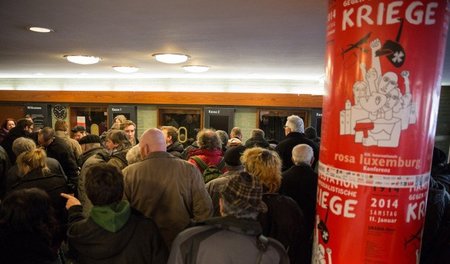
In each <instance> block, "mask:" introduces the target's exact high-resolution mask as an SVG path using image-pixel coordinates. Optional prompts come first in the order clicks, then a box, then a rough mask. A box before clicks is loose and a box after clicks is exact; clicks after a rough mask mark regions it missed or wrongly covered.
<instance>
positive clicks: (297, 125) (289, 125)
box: [275, 115, 319, 171]
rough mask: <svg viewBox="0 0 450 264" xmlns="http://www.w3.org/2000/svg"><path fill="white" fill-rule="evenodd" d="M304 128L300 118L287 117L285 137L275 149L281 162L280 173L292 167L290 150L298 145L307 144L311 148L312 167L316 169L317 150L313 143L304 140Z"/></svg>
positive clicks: (294, 116)
mask: <svg viewBox="0 0 450 264" xmlns="http://www.w3.org/2000/svg"><path fill="white" fill-rule="evenodd" d="M304 127H305V125H304V123H303V119H302V118H301V117H299V116H296V115H291V116H288V117H287V120H286V123H285V126H284V134H285V135H286V137H285V138H284V139H283V140H282V141H281V142H280V143H279V144H278V145H277V146H276V148H275V150H276V152H278V154H279V155H280V157H281V160H282V161H283V167H282V171H286V170H287V169H289V168H290V167H292V166H293V165H294V164H293V163H292V149H293V148H294V147H295V146H296V145H298V144H307V145H309V146H311V148H312V149H313V151H314V164H313V165H312V166H313V168H315V167H316V163H317V161H318V159H319V150H318V147H317V145H316V144H315V143H314V142H313V141H311V140H310V139H308V138H306V136H305V134H304Z"/></svg>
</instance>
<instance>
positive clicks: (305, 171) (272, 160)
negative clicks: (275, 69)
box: [0, 115, 450, 263]
mask: <svg viewBox="0 0 450 264" xmlns="http://www.w3.org/2000/svg"><path fill="white" fill-rule="evenodd" d="M33 126H34V124H33V121H32V120H31V119H29V118H23V119H20V120H17V122H16V121H15V120H13V119H7V120H5V122H4V123H3V124H2V128H1V129H2V131H1V133H0V144H1V146H0V200H1V202H0V238H1V239H0V256H1V260H2V261H1V262H2V263H3V262H4V263H311V252H312V241H313V240H312V237H313V229H314V219H315V206H316V190H317V181H318V176H317V173H316V171H317V170H316V163H317V161H318V156H319V144H320V138H319V137H317V134H316V131H315V129H314V128H312V127H309V128H306V130H305V128H304V123H303V120H302V119H301V118H300V117H298V116H296V115H292V116H289V117H287V120H286V123H285V125H284V130H285V138H284V139H283V140H282V141H280V142H279V143H278V144H274V143H269V142H268V141H267V140H266V139H265V134H264V131H263V130H261V129H256V128H255V129H253V130H252V131H251V134H250V137H249V138H248V139H246V138H245V137H244V135H243V134H242V132H241V129H240V128H238V127H235V128H233V129H232V130H231V131H230V133H227V132H226V131H222V130H217V131H216V130H213V129H202V130H200V131H199V132H198V133H197V137H196V139H195V141H194V142H193V143H192V144H191V145H189V146H187V147H184V146H183V144H181V143H180V142H179V138H178V137H179V133H178V129H177V128H176V127H174V126H170V125H166V126H162V127H160V128H149V129H147V130H146V131H145V132H144V133H143V134H142V135H141V137H140V138H139V139H138V138H137V137H136V135H135V134H136V133H135V130H136V124H135V123H133V122H132V121H131V120H127V119H126V118H125V117H124V116H117V117H116V118H115V120H114V124H113V125H112V127H111V129H110V130H109V131H107V132H106V133H104V134H102V135H100V136H98V135H93V134H88V133H86V129H85V128H84V127H82V126H75V127H74V128H72V129H69V126H68V124H67V123H66V121H64V120H57V121H56V122H55V124H54V127H53V128H51V127H44V128H42V129H40V130H39V131H37V132H35V131H34V129H33ZM438 154H439V155H438ZM442 155H443V154H442V153H441V152H436V153H435V155H434V159H433V161H435V160H436V162H435V163H436V164H437V165H436V166H433V172H432V175H433V179H432V181H433V182H432V185H431V187H430V198H429V199H430V200H432V201H436V202H435V203H433V204H432V205H435V207H434V208H431V209H430V210H431V212H432V213H429V214H427V219H428V218H430V219H431V220H428V221H429V223H432V224H429V225H428V226H426V227H425V231H424V247H423V250H424V258H427V259H432V260H435V257H436V254H434V253H433V252H435V249H436V248H438V247H442V246H445V245H447V244H445V241H448V239H447V240H445V238H443V239H442V240H438V241H436V240H435V239H433V238H435V237H436V234H437V233H440V234H446V233H445V232H447V233H450V231H448V230H450V224H445V223H444V222H443V219H444V220H445V219H448V218H449V217H448V215H450V212H449V213H446V212H447V210H448V209H447V208H448V202H449V200H450V198H449V197H450V196H449V195H448V190H449V187H448V186H450V180H448V179H449V177H446V176H445V175H447V174H448V171H449V169H448V165H446V163H445V162H444V160H445V158H442V157H441V156H442ZM439 157H440V158H439ZM446 181H447V182H446ZM436 204H437V205H439V206H438V207H436ZM429 206H431V205H429ZM433 209H435V210H434V211H433ZM433 223H435V224H433ZM436 223H437V224H436ZM449 223H450V221H449ZM441 236H442V235H441ZM443 241H444V242H443ZM433 243H434V244H436V243H441V244H442V243H443V245H441V244H439V245H434V246H430V245H431V244H433ZM441 253H442V252H441ZM429 263H432V262H429Z"/></svg>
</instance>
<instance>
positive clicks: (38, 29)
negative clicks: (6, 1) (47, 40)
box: [28, 27, 54, 33]
mask: <svg viewBox="0 0 450 264" xmlns="http://www.w3.org/2000/svg"><path fill="white" fill-rule="evenodd" d="M28 30H30V31H33V32H38V33H50V32H54V30H53V29H51V28H45V27H29V28H28Z"/></svg>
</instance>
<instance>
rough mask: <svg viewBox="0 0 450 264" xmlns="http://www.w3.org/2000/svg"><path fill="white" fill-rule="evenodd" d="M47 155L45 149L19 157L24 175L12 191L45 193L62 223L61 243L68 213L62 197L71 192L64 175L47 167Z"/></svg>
mask: <svg viewBox="0 0 450 264" xmlns="http://www.w3.org/2000/svg"><path fill="white" fill-rule="evenodd" d="M46 160H47V155H46V153H45V150H43V149H39V148H38V149H33V150H30V151H27V152H23V153H22V154H20V155H19V156H18V157H17V165H18V167H19V171H20V174H21V175H23V176H22V177H21V178H20V180H19V181H18V182H16V183H15V184H14V185H13V186H12V187H11V191H14V190H20V189H28V188H39V189H41V190H43V191H45V192H46V193H47V194H48V196H49V197H50V201H51V203H52V205H53V207H54V209H55V213H56V219H57V220H58V222H59V223H60V226H61V230H60V237H59V240H60V242H61V241H62V240H63V239H64V237H65V224H66V223H67V212H66V210H65V200H64V198H62V197H61V196H60V193H62V192H65V193H67V192H69V188H68V185H67V182H66V179H65V178H64V176H63V175H62V174H55V173H53V172H51V171H50V170H49V168H48V167H47V162H46Z"/></svg>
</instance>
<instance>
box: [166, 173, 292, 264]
mask: <svg viewBox="0 0 450 264" xmlns="http://www.w3.org/2000/svg"><path fill="white" fill-rule="evenodd" d="M221 194H222V195H221V198H220V212H221V217H213V218H210V219H207V220H205V221H203V222H202V223H198V225H197V226H195V227H191V228H188V229H186V230H184V231H183V232H181V233H180V234H179V235H178V236H177V238H176V239H175V241H174V243H173V245H172V249H171V251H170V256H169V261H168V262H167V263H168V264H181V263H183V264H191V263H192V264H194V263H195V264H203V263H208V264H209V263H235V264H241V263H242V264H244V263H259V264H263V263H279V264H285V263H289V258H288V255H287V253H286V251H285V249H284V247H283V245H282V244H281V243H280V242H278V241H277V240H275V239H273V238H269V237H266V236H264V235H263V234H262V232H263V229H262V227H261V225H260V224H259V223H258V221H257V217H258V215H259V214H260V213H262V212H266V211H267V206H266V204H265V203H264V202H263V200H262V197H263V186H262V185H261V182H260V181H259V179H258V178H257V177H254V176H252V175H250V174H248V173H246V172H242V173H240V174H237V175H235V176H234V177H232V178H231V179H230V180H229V182H228V183H227V184H226V186H225V188H224V189H223V191H222V193H221Z"/></svg>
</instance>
